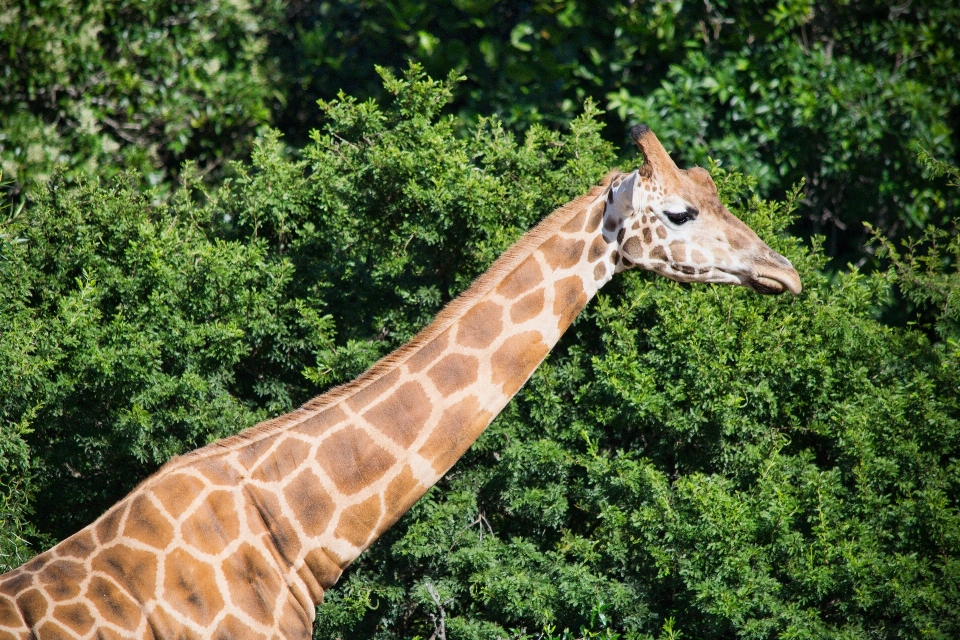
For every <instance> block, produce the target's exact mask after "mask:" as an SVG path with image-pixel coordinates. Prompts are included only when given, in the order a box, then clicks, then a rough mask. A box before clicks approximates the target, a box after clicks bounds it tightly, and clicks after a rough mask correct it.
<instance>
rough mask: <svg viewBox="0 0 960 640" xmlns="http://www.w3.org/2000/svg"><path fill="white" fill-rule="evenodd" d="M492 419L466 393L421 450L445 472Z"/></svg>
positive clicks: (443, 416)
mask: <svg viewBox="0 0 960 640" xmlns="http://www.w3.org/2000/svg"><path fill="white" fill-rule="evenodd" d="M530 333H535V332H530ZM537 335H538V336H539V335H540V334H539V333H538V334H537ZM508 342H509V341H508ZM498 353H499V352H498ZM492 419H493V414H491V413H490V412H489V411H485V410H483V409H481V408H480V403H479V401H478V400H477V398H476V397H475V396H469V397H466V398H464V399H463V400H461V401H460V402H458V403H457V404H455V405H453V406H452V407H449V408H448V409H447V410H446V411H444V412H443V415H442V416H441V417H440V422H439V423H438V424H437V426H436V428H435V429H434V430H433V432H432V433H431V434H430V437H429V438H427V441H426V442H424V443H423V446H422V447H421V448H420V451H419V453H420V455H422V456H423V457H424V458H427V459H428V460H432V461H433V462H432V464H433V468H434V470H435V471H436V472H437V473H440V474H442V473H445V472H446V471H447V470H448V469H449V468H450V467H452V466H453V463H455V462H456V461H457V460H458V459H459V458H460V456H462V455H463V453H464V452H465V451H466V450H467V449H469V448H470V445H471V444H473V442H474V441H475V440H476V439H477V438H478V437H479V436H480V434H481V433H482V432H483V430H484V429H485V428H486V426H487V425H488V424H489V423H490V420H492ZM411 504H412V503H411Z"/></svg>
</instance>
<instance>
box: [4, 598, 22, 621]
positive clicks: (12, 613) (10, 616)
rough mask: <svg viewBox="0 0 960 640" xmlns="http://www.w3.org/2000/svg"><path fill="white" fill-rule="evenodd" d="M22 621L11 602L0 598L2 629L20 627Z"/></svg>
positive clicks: (15, 606)
mask: <svg viewBox="0 0 960 640" xmlns="http://www.w3.org/2000/svg"><path fill="white" fill-rule="evenodd" d="M22 624H23V620H22V619H21V618H20V611H19V610H18V609H17V605H15V604H14V603H13V600H10V599H9V598H5V597H0V625H3V626H4V627H19V626H22Z"/></svg>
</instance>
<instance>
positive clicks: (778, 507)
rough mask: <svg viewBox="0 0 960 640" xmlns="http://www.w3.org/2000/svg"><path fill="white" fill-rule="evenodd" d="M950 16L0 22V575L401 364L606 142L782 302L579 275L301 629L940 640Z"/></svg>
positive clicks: (953, 24)
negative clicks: (732, 223)
mask: <svg viewBox="0 0 960 640" xmlns="http://www.w3.org/2000/svg"><path fill="white" fill-rule="evenodd" d="M958 28H960V13H958V9H957V8H956V7H955V6H954V3H952V2H948V1H947V0H928V1H924V2H913V3H904V4H902V5H896V6H893V5H889V4H883V3H871V2H861V1H854V2H842V3H836V2H834V3H830V2H809V1H806V0H800V1H796V2H793V1H791V2H771V1H769V0H765V1H758V0H751V1H750V2H726V1H713V0H711V1H710V2H705V3H683V2H631V3H604V4H598V3H585V2H576V1H574V0H535V1H533V2H523V3H515V2H514V3H508V2H498V1H495V0H479V1H467V0H455V1H454V2H450V3H439V2H425V1H420V0H390V1H387V2H378V3H372V2H367V1H365V0H340V1H337V2H315V3H305V2H300V1H299V0H289V1H287V2H282V1H280V0H276V1H274V0H269V1H268V0H263V1H261V2H231V3H219V2H213V1H211V0H191V1H190V2H179V3H176V4H171V3H163V2H158V1H156V0H145V1H143V2H131V1H129V0H97V1H95V2H86V3H79V4H78V3H69V2H67V3H64V2H47V1H40V2H28V3H19V4H16V5H11V6H3V7H0V33H2V34H3V37H2V42H3V45H4V46H3V47H0V69H2V70H3V75H2V76H0V77H2V78H3V80H2V82H3V87H4V89H5V91H4V92H2V93H0V162H2V167H3V174H2V175H3V181H4V182H3V198H4V199H3V205H2V206H3V210H2V211H0V214H2V215H0V292H2V293H0V568H10V567H12V566H16V565H18V564H20V563H21V562H22V561H23V560H25V559H26V558H28V557H29V556H30V555H32V554H33V553H35V552H36V551H39V550H41V549H43V548H45V547H47V546H49V545H51V544H53V543H55V542H56V541H57V540H59V539H62V538H63V537H65V536H67V535H69V534H70V533H72V532H74V531H76V530H77V529H79V528H81V527H82V526H84V525H86V524H87V523H89V522H90V521H92V520H93V519H95V518H96V517H97V516H98V515H99V514H100V513H102V511H103V510H104V509H105V508H106V507H107V506H109V505H110V504H112V503H113V502H115V501H116V500H117V499H118V498H120V497H121V496H122V495H124V494H125V493H126V492H127V491H129V490H130V489H131V488H132V487H133V486H134V485H135V484H136V483H137V482H139V481H140V480H141V479H143V478H144V477H146V476H147V475H148V474H150V473H151V472H152V471H154V470H155V469H157V468H158V467H159V466H160V465H161V464H162V463H163V462H164V461H166V460H167V459H168V458H169V457H170V456H172V455H176V454H179V453H182V452H185V451H187V450H189V449H192V448H195V447H197V446H201V445H203V444H206V443H208V442H211V441H213V440H215V439H217V438H220V437H222V436H225V435H228V434H232V433H235V432H237V431H239V430H240V429H242V428H244V427H246V426H250V425H252V424H254V423H256V422H258V421H260V420H262V419H265V418H268V417H271V416H275V415H277V414H279V413H281V412H284V411H288V410H291V409H293V408H295V407H296V406H297V405H298V404H299V403H301V402H303V401H305V400H306V399H308V398H310V397H311V396H313V395H314V394H316V393H319V392H321V391H323V390H324V389H326V388H329V387H330V386H332V385H334V384H338V383H340V382H344V381H347V380H350V379H351V378H353V377H354V376H356V375H357V374H359V373H360V372H361V371H363V370H364V369H365V368H366V367H367V366H369V365H370V364H372V363H373V362H374V361H375V360H376V359H377V358H379V357H381V356H383V355H385V354H386V353H388V352H389V351H390V350H392V349H393V348H395V347H397V346H399V345H401V344H403V343H404V342H405V341H406V340H408V339H409V338H410V337H411V336H412V335H414V333H415V332H416V331H417V330H418V329H419V328H421V327H422V326H424V324H426V323H427V322H429V320H430V319H431V318H432V316H433V315H434V314H435V313H436V312H437V311H438V310H439V309H440V308H441V307H442V305H443V304H445V303H446V302H448V301H449V300H451V299H452V298H453V297H455V296H456V295H457V294H458V293H459V292H460V291H462V290H464V289H465V288H466V287H467V286H468V285H469V283H470V282H471V281H472V279H473V278H475V277H476V276H477V275H479V274H480V273H482V272H483V270H484V269H485V268H486V267H487V265H489V264H490V263H491V262H492V261H493V259H494V258H495V257H496V256H498V255H499V254H500V253H501V252H502V251H503V250H504V249H506V248H507V247H508V246H509V245H510V244H511V243H512V242H513V241H514V240H516V239H517V238H518V237H519V236H520V234H522V233H523V232H524V231H525V230H526V229H528V228H529V227H530V226H532V225H533V224H534V223H536V221H538V220H539V219H541V218H542V217H543V216H545V215H546V214H548V213H549V212H550V211H552V210H553V209H554V208H555V207H557V206H559V205H560V204H562V203H564V202H566V201H568V200H569V199H571V198H572V197H575V196H577V195H580V194H582V193H584V192H585V191H586V190H587V189H589V187H590V186H592V185H593V184H595V182H596V181H597V180H598V179H599V178H600V177H601V176H602V175H603V174H604V173H605V172H606V171H607V170H608V169H610V168H611V167H613V166H618V165H619V166H621V167H623V168H631V167H634V166H636V165H637V164H638V158H637V152H636V151H635V150H633V149H630V148H629V147H628V146H627V145H626V144H625V133H626V131H627V129H628V128H629V125H630V124H633V123H635V122H638V121H644V122H646V123H647V124H649V125H650V126H651V127H652V128H653V129H654V131H655V132H656V133H657V135H658V137H660V138H661V140H663V141H664V143H665V145H666V146H667V148H668V150H669V151H670V152H671V153H672V154H673V155H674V157H675V158H677V160H678V162H679V163H680V164H681V165H689V164H692V163H700V164H701V165H704V166H707V167H708V168H709V169H710V171H711V173H712V174H713V175H714V177H715V178H716V180H717V183H718V186H719V187H720V192H721V197H722V199H724V201H725V202H726V203H727V204H728V206H729V207H730V208H731V210H733V211H734V213H736V214H737V215H738V216H740V217H741V218H743V219H744V220H745V221H746V222H747V223H748V224H749V225H750V226H751V227H753V228H754V229H755V230H757V232H758V233H759V235H760V236H761V237H762V238H763V239H764V240H765V241H767V242H768V243H769V244H771V246H773V247H774V248H775V249H776V250H777V251H779V252H781V253H782V254H784V255H786V256H787V257H789V258H790V259H791V261H793V263H794V264H795V265H796V266H797V268H798V270H799V271H800V273H801V277H802V278H803V281H804V288H805V290H804V293H803V294H802V295H801V296H799V297H798V298H795V299H785V298H775V299H772V298H765V297H760V296H756V295H755V294H752V293H751V292H749V291H746V290H743V289H733V288H724V287H718V286H687V285H679V284H676V283H672V282H668V281H665V280H663V279H660V278H657V277H655V276H653V275H649V274H643V273H638V272H630V273H628V274H625V276H623V277H621V278H619V279H618V280H615V281H614V283H612V284H611V285H610V286H608V287H607V288H605V289H604V290H603V291H602V292H601V294H600V295H599V296H598V298H597V299H596V300H595V301H594V302H592V303H591V304H590V305H589V306H588V308H587V310H586V311H585V312H584V313H583V314H582V315H581V317H580V319H579V320H578V321H577V322H576V323H575V324H574V326H573V327H572V328H571V329H570V331H569V333H568V335H567V336H566V337H565V338H564V339H563V341H562V342H561V344H560V345H559V346H558V348H557V349H556V350H555V351H554V352H553V353H552V354H551V355H550V356H549V358H548V360H547V362H546V363H545V364H544V365H543V366H542V367H540V369H538V371H537V373H536V374H535V375H534V377H533V378H532V379H531V381H530V383H528V385H527V386H526V387H525V388H524V389H523V390H522V391H521V392H520V394H519V395H518V397H517V398H516V400H515V401H514V402H512V403H511V404H510V405H509V406H508V408H507V410H506V411H505V412H504V413H503V414H502V415H501V416H500V417H499V418H498V419H497V420H496V421H495V422H494V423H493V425H492V426H491V427H490V428H489V429H488V431H487V432H486V433H485V434H484V435H483V436H482V437H481V439H480V440H479V441H478V442H477V444H476V445H475V446H474V447H473V448H472V449H471V450H470V451H469V452H468V454H467V455H466V456H465V457H464V459H463V460H461V461H460V462H459V463H458V464H457V465H456V466H455V467H454V469H453V470H452V471H451V473H449V474H448V475H447V476H446V477H445V478H444V479H443V480H442V481H441V483H440V484H439V485H438V486H437V487H436V488H434V489H433V490H431V491H430V492H429V493H428V495H427V496H426V497H425V498H424V499H423V500H421V501H420V502H419V503H417V505H415V507H414V508H413V510H412V511H411V512H410V513H409V514H408V515H407V516H406V517H404V518H403V519H402V520H401V521H400V522H399V523H398V525H397V526H396V527H394V528H393V529H391V530H390V531H388V532H387V533H386V534H385V536H384V537H383V539H382V540H380V541H379V542H378V543H377V544H376V545H374V547H373V548H371V549H370V551H369V552H368V553H367V554H365V555H364V556H363V557H362V558H361V559H360V561H358V562H357V563H356V564H355V566H353V567H352V568H351V569H350V570H349V571H348V573H347V574H346V575H345V576H344V578H343V579H342V581H341V583H340V584H339V585H338V586H337V587H336V588H335V589H333V590H332V591H330V592H329V593H328V594H327V600H326V602H325V603H324V604H323V605H321V606H320V607H319V608H318V618H317V624H316V632H315V635H316V637H317V638H348V637H349V638H354V637H356V638H360V637H378V638H393V637H396V638H400V637H416V636H419V637H430V636H431V635H434V634H437V635H438V636H439V635H440V633H441V631H442V633H443V634H444V635H445V636H446V637H448V638H451V639H453V638H495V637H502V638H505V637H515V638H526V637H529V638H561V637H564V638H572V637H606V638H614V637H621V638H681V637H686V638H693V637H697V638H729V637H743V638H802V637H809V638H822V637H837V638H866V637H879V638H894V637H910V638H913V637H930V638H954V637H957V636H958V635H960V629H958V628H957V627H958V618H957V615H956V611H958V610H960V596H958V594H960V588H958V584H960V573H958V567H960V539H958V536H960V521H958V518H960V511H958V509H960V468H958V451H957V447H958V446H960V444H958V443H960V431H958V429H960V426H958V425H960V423H958V418H960V394H958V392H957V389H958V388H960V302H958V301H960V296H958V293H957V292H958V291H960V280H958V278H960V276H958V270H957V264H958V261H960V239H958V235H957V230H956V227H955V226H954V221H955V219H956V216H957V208H958V207H957V204H958V194H960V173H958V170H957V169H956V165H957V164H958V163H960V156H958V149H960V144H958V143H960V138H958V133H957V132H958V130H960V81H958V79H960V69H958V66H957V65H958V62H957V60H956V56H955V55H954V54H955V49H956V44H955V43H956V42H957V41H958V39H957V30H958ZM411 61H412V62H411ZM434 78H435V79H434ZM317 100H319V101H320V102H319V105H318V103H317ZM271 127H273V128H271ZM863 223H869V225H870V226H864V224H863Z"/></svg>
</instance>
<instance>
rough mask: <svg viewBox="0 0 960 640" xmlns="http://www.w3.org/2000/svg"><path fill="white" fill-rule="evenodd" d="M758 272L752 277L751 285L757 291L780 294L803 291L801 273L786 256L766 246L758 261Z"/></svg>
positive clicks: (797, 293) (796, 293) (794, 293)
mask: <svg viewBox="0 0 960 640" xmlns="http://www.w3.org/2000/svg"><path fill="white" fill-rule="evenodd" d="M756 267H757V269H756V273H755V275H754V276H753V277H752V278H750V283H749V286H750V288H751V289H753V290H754V291H756V292H757V293H764V294H774V295H776V294H780V293H783V292H784V291H789V292H790V293H792V294H793V295H799V293H800V292H801V291H803V283H801V282H800V274H799V273H797V270H796V269H794V268H793V264H792V263H791V262H790V261H789V260H787V259H786V258H785V257H783V256H782V255H780V254H779V253H777V252H776V251H774V250H773V249H770V248H766V250H765V251H764V252H763V253H762V255H761V256H760V258H759V259H758V260H757V261H756Z"/></svg>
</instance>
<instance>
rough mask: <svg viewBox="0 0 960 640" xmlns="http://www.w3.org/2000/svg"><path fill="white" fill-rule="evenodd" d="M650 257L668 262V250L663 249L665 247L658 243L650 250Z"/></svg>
mask: <svg viewBox="0 0 960 640" xmlns="http://www.w3.org/2000/svg"><path fill="white" fill-rule="evenodd" d="M650 258H651V259H652V260H660V261H661V262H666V261H667V252H666V251H664V250H663V247H661V246H660V245H657V246H655V247H654V248H653V249H651V250H650Z"/></svg>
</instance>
